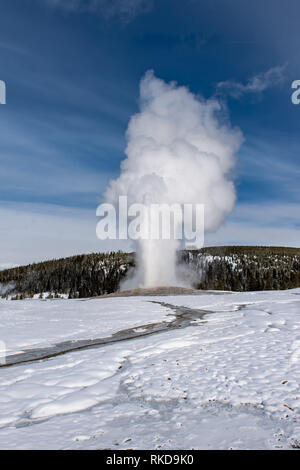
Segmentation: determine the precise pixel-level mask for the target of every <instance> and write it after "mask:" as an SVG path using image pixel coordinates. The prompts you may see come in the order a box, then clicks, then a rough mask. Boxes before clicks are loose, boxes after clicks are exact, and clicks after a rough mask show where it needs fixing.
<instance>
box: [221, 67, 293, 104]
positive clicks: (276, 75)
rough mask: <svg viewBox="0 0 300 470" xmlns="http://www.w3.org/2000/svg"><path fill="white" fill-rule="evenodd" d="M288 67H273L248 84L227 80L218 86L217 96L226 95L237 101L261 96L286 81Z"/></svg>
mask: <svg viewBox="0 0 300 470" xmlns="http://www.w3.org/2000/svg"><path fill="white" fill-rule="evenodd" d="M285 68H286V65H282V66H277V67H273V68H271V69H269V70H267V72H263V73H260V74H258V75H255V76H254V77H252V78H250V79H249V80H248V81H247V82H246V83H240V82H238V81H236V80H226V81H224V82H219V83H218V84H217V94H226V95H229V96H231V97H232V98H235V99H240V98H241V97H242V96H244V95H247V94H261V93H262V92H264V91H265V90H267V89H268V88H271V87H273V86H276V85H279V84H280V83H282V82H283V81H284V79H285V74H284V71H285Z"/></svg>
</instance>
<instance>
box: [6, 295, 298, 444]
mask: <svg viewBox="0 0 300 470" xmlns="http://www.w3.org/2000/svg"><path fill="white" fill-rule="evenodd" d="M153 301H158V302H162V303H168V304H172V305H173V306H185V307H190V308H191V309H194V310H197V311H198V310H202V309H203V310H205V311H207V312H208V313H206V314H205V315H204V317H201V316H199V319H197V318H196V319H194V320H192V321H191V322H190V324H189V325H187V326H184V327H182V328H178V329H177V328H174V329H169V330H167V331H164V332H157V333H153V334H152V335H148V336H142V337H139V338H133V339H129V340H124V341H116V342H115V343H112V344H106V345H101V346H98V347H94V348H83V349H81V350H78V351H72V352H66V353H65V354H62V355H58V356H57V357H52V358H50V359H45V360H40V361H33V362H27V363H24V364H18V365H12V366H10V367H2V368H0V448H2V449H280V448H293V447H297V445H298V446H300V423H299V410H300V400H299V396H300V392H299V386H298V384H299V378H300V324H299V314H300V289H294V290H290V291H280V292H274V291H273V292H254V293H233V294H218V293H212V294H203V295H182V296H168V297H127V298H122V297H120V298H105V299H93V300H48V301H43V300H24V301H5V300H1V301H0V328H1V330H0V331H1V333H0V340H1V341H2V342H5V344H6V348H7V355H8V356H11V355H14V354H16V353H19V354H20V353H22V351H25V352H26V351H28V350H30V349H38V348H45V347H48V346H51V345H54V344H55V343H60V342H64V341H74V340H78V339H80V340H85V339H90V338H107V337H109V336H110V335H112V334H114V333H117V332H118V331H120V330H124V329H133V328H134V330H131V331H140V332H142V331H143V325H146V324H149V323H157V322H159V323H160V322H172V321H173V320H174V318H175V311H174V310H172V309H171V308H170V306H169V307H166V306H164V305H163V304H160V303H153ZM199 313H201V312H199ZM138 327H140V328H138ZM145 331H146V329H145ZM8 359H9V357H8Z"/></svg>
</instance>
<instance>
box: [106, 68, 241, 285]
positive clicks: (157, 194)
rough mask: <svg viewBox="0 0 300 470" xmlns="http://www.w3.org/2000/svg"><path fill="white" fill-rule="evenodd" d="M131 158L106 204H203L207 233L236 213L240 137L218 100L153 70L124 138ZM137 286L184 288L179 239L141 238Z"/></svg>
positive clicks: (145, 80) (109, 191)
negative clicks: (180, 275) (234, 176)
mask: <svg viewBox="0 0 300 470" xmlns="http://www.w3.org/2000/svg"><path fill="white" fill-rule="evenodd" d="M126 137H127V142H128V145H127V148H126V155H127V158H126V159H125V160H124V161H123V162H122V164H121V174H120V177H119V178H118V179H116V180H113V181H111V182H110V185H109V187H108V189H107V191H106V200H107V202H110V203H114V204H116V203H117V201H118V197H119V196H120V195H127V196H128V203H129V204H132V203H137V202H138V203H144V204H145V203H148V202H149V201H150V202H151V203H159V204H162V203H167V204H172V203H180V204H204V207H205V231H206V232H211V231H215V230H216V229H217V228H218V227H219V226H220V225H221V224H222V222H223V221H224V219H225V217H226V216H227V215H228V214H229V213H230V212H231V211H232V209H233V206H234V202H235V189H234V184H233V182H232V169H233V167H234V165H235V153H236V152H237V151H238V149H239V147H240V145H241V142H242V134H241V132H240V131H239V130H238V129H233V128H232V127H231V126H230V123H229V122H228V121H227V120H226V116H225V113H224V109H223V107H222V105H221V103H220V102H219V101H217V100H216V99H214V98H212V99H208V100H205V99H203V98H200V97H198V96H195V95H194V94H192V93H191V92H190V91H189V90H188V89H187V88H186V87H183V86H177V84H176V83H175V82H171V83H165V82H164V81H163V80H161V79H159V78H157V77H155V75H154V73H153V71H148V72H147V73H146V74H145V76H144V77H143V78H142V80H141V83H140V112H139V113H137V114H135V115H134V116H133V117H132V118H131V120H130V122H129V126H128V129H127V133H126ZM136 243H137V246H136V251H137V256H138V269H137V275H136V277H135V279H134V284H135V286H143V287H155V286H158V285H178V284H181V283H180V282H179V280H178V278H177V273H176V251H177V250H178V248H179V246H180V243H179V242H178V240H168V241H166V240H157V241H153V240H139V241H137V242H136Z"/></svg>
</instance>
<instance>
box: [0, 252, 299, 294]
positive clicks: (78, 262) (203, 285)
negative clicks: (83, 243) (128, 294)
mask: <svg viewBox="0 0 300 470" xmlns="http://www.w3.org/2000/svg"><path fill="white" fill-rule="evenodd" d="M178 258H179V261H180V262H182V263H183V264H184V265H186V266H187V267H188V268H189V269H188V271H189V272H190V273H193V275H192V278H193V280H194V287H196V288H199V289H218V290H234V291H248V290H263V289H288V288H293V287H300V248H284V247H253V246H250V247H247V246H221V247H209V248H202V249H201V250H185V251H181V252H180V253H179V254H178ZM134 265H135V255H134V253H122V252H116V253H92V254H88V255H79V256H72V257H69V258H62V259H58V260H52V261H46V262H43V263H37V264H31V265H28V266H21V267H17V268H13V269H7V270H5V271H0V295H2V297H7V296H8V295H17V298H24V297H32V296H33V295H34V294H39V293H42V292H47V293H50V297H51V296H57V295H59V294H67V295H68V296H69V297H70V298H76V297H92V296H96V295H101V294H106V293H111V292H115V291H117V290H118V289H119V286H120V281H121V280H122V279H124V277H125V275H126V273H127V272H128V270H129V269H134Z"/></svg>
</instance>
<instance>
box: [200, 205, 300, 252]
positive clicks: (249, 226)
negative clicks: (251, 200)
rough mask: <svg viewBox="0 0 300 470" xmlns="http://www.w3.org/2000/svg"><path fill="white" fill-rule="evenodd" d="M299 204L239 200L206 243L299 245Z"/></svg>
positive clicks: (208, 235) (206, 238) (207, 237)
mask: <svg viewBox="0 0 300 470" xmlns="http://www.w3.org/2000/svg"><path fill="white" fill-rule="evenodd" d="M299 211H300V204H293V203H292V204H289V203H286V204H272V203H265V204H260V205H258V204H237V206H236V208H235V210H234V211H233V213H232V214H231V216H230V217H229V218H228V220H227V222H226V223H225V224H224V225H222V227H221V228H220V229H219V230H218V231H217V232H216V233H213V234H207V235H206V237H205V245H206V246H209V245H265V246H294V247H300V227H299Z"/></svg>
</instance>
